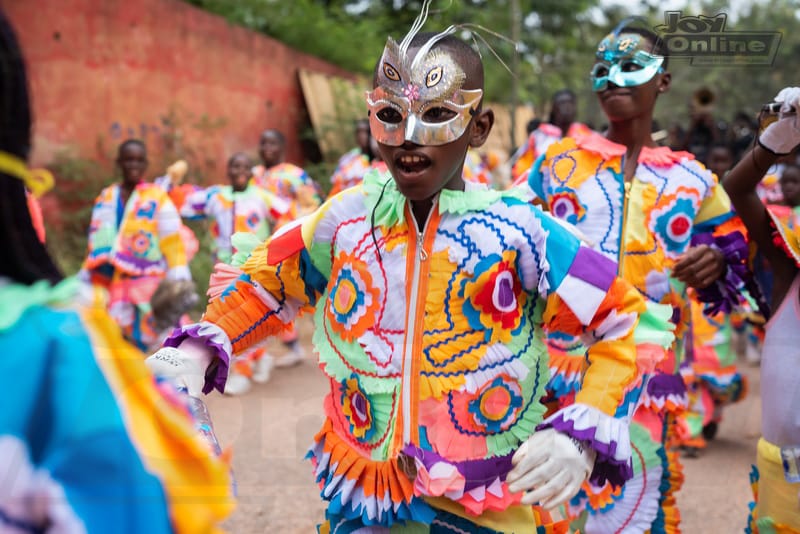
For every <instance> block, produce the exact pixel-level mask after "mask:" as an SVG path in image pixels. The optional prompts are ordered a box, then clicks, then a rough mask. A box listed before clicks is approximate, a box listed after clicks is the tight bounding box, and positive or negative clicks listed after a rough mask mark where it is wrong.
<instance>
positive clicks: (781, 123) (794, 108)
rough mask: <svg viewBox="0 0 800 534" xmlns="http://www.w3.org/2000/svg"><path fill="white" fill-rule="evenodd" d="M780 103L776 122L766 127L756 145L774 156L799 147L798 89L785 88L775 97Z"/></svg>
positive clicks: (799, 94)
mask: <svg viewBox="0 0 800 534" xmlns="http://www.w3.org/2000/svg"><path fill="white" fill-rule="evenodd" d="M775 102H781V103H782V104H783V105H782V106H781V110H780V113H779V114H778V120H777V121H775V122H773V123H772V124H770V125H769V126H767V127H766V128H765V129H764V131H763V132H761V134H760V135H759V136H758V144H760V145H761V146H762V147H764V148H766V149H767V150H769V151H770V152H772V153H773V154H775V155H778V156H783V155H786V154H789V153H790V152H791V151H792V150H793V149H794V148H795V147H796V146H797V145H800V120H798V112H800V87H786V88H784V89H781V91H780V93H778V94H777V95H776V96H775Z"/></svg>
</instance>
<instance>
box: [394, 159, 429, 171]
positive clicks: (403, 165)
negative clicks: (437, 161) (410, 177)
mask: <svg viewBox="0 0 800 534" xmlns="http://www.w3.org/2000/svg"><path fill="white" fill-rule="evenodd" d="M394 163H395V165H396V166H397V168H398V169H400V170H401V171H402V172H404V173H407V174H416V173H419V172H422V171H424V170H425V169H427V168H428V167H430V166H431V160H430V158H428V157H427V156H422V155H419V154H405V155H402V156H397V157H396V158H395V159H394Z"/></svg>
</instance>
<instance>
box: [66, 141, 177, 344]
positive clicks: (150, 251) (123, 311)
mask: <svg viewBox="0 0 800 534" xmlns="http://www.w3.org/2000/svg"><path fill="white" fill-rule="evenodd" d="M117 166H118V167H119V169H120V171H121V172H122V182H120V183H117V184H114V185H111V186H109V187H106V188H105V189H103V191H101V193H100V195H99V196H98V197H97V200H96V201H95V204H94V208H93V209H92V219H91V222H90V224H89V243H88V245H89V247H88V248H89V253H88V256H87V258H86V260H85V261H84V264H83V269H82V273H81V277H82V278H84V279H89V280H91V282H92V283H94V284H99V285H101V286H103V287H107V288H108V292H109V296H110V300H109V313H110V314H111V316H112V317H113V318H114V320H115V321H117V324H119V325H120V327H121V328H122V331H123V333H124V334H125V337H126V338H127V339H129V340H130V341H131V342H132V343H134V344H135V345H136V346H137V347H139V348H140V349H142V350H144V349H146V348H147V347H149V346H150V345H151V344H153V343H154V342H155V341H156V340H157V339H158V334H159V332H158V331H157V329H156V328H154V324H153V314H152V309H151V306H150V299H151V297H152V296H153V293H154V292H155V290H156V288H157V287H158V284H159V283H160V282H161V281H162V280H163V279H164V278H170V279H173V280H190V279H191V273H190V272H189V267H188V262H187V258H186V249H185V248H184V243H183V240H182V239H181V234H180V228H181V219H180V216H179V215H178V211H177V209H175V205H174V204H173V203H172V200H170V198H169V195H168V194H167V192H166V191H165V190H164V189H163V188H162V187H161V186H158V185H156V184H151V183H147V182H145V181H144V173H145V171H146V170H147V149H146V147H145V145H144V143H143V142H142V141H139V140H138V139H129V140H127V141H125V142H123V143H122V144H121V145H120V146H119V151H118V155H117Z"/></svg>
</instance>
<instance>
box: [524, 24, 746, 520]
mask: <svg viewBox="0 0 800 534" xmlns="http://www.w3.org/2000/svg"><path fill="white" fill-rule="evenodd" d="M629 22H630V20H625V21H623V22H622V23H621V24H620V25H618V26H617V28H615V30H614V31H613V32H612V33H611V34H609V35H608V36H607V37H605V38H604V39H603V40H602V41H601V42H600V44H599V46H598V48H597V60H596V61H597V63H596V64H595V65H594V67H593V68H592V71H591V82H592V85H593V88H594V90H595V92H596V93H597V96H598V99H599V101H600V105H601V107H602V108H603V111H604V112H605V114H606V116H607V117H608V121H609V124H610V126H609V129H608V131H607V133H606V134H605V136H602V135H600V134H596V133H594V132H592V133H589V134H587V135H583V136H577V137H575V138H565V139H563V140H562V141H559V142H556V143H555V144H553V145H551V146H550V148H548V150H547V151H546V152H545V154H544V155H543V156H542V157H541V158H540V160H539V161H537V162H536V163H535V164H534V167H533V168H532V169H531V172H530V173H529V178H528V184H529V186H530V188H531V189H532V190H533V191H534V192H535V194H536V195H537V196H538V197H539V198H540V199H542V200H543V201H544V202H545V203H546V204H547V206H548V207H549V210H550V212H551V213H552V214H554V215H555V216H556V217H558V218H559V219H562V220H563V221H566V222H569V223H572V224H574V225H575V226H576V227H577V228H578V230H579V231H580V232H582V233H583V234H584V235H585V238H586V240H587V241H588V242H590V243H591V244H592V246H593V248H594V249H595V250H597V251H598V252H600V253H601V254H602V255H603V256H604V257H606V258H607V259H608V260H609V261H611V262H613V265H614V272H615V273H616V274H617V275H619V276H621V277H623V278H624V279H625V280H627V281H628V282H630V283H631V284H632V285H633V286H635V287H636V289H638V291H639V292H640V293H641V295H642V296H643V297H644V298H645V299H646V301H647V313H645V314H644V315H643V317H642V320H641V321H640V328H639V330H637V333H636V342H637V346H638V350H637V354H638V359H637V364H638V366H639V370H640V372H641V373H642V377H643V380H641V381H639V382H638V383H636V384H635V387H634V388H632V389H630V390H629V391H627V394H628V395H627V396H626V399H625V402H624V403H623V404H622V405H621V406H620V407H619V409H618V413H619V415H620V416H621V417H623V418H624V419H627V418H628V417H629V416H630V414H631V412H632V411H633V410H636V413H635V415H634V417H633V421H634V422H633V423H632V424H631V441H632V445H633V452H634V454H633V459H634V478H633V480H631V481H630V482H628V483H627V484H626V485H625V487H624V488H622V489H619V488H617V489H615V488H611V487H598V486H596V485H592V486H587V487H586V488H585V493H584V494H583V495H581V496H579V498H577V499H575V500H573V501H572V509H573V511H580V510H584V509H585V510H586V511H587V513H584V514H583V517H582V523H585V524H584V525H583V529H582V532H583V531H585V532H588V533H595V532H598V533H606V532H623V531H624V532H626V533H629V532H649V531H652V532H677V531H678V522H679V515H678V512H677V509H676V508H675V498H674V492H675V490H676V489H677V486H678V485H679V483H680V482H681V480H682V475H681V472H680V466H679V465H678V463H677V458H676V456H675V454H673V453H672V452H670V451H668V450H667V448H666V446H665V445H666V443H667V440H668V438H669V436H670V433H671V429H672V427H673V420H674V416H673V415H672V414H674V413H675V412H677V411H680V410H681V409H682V408H684V407H685V404H686V390H685V387H684V384H683V381H682V379H681V376H680V375H679V374H678V370H679V364H680V351H681V347H680V345H679V344H673V338H672V336H671V335H670V334H669V332H670V330H675V335H676V336H677V338H678V339H682V338H683V335H684V332H685V330H686V327H687V324H688V320H689V308H688V305H687V301H686V286H691V287H694V288H696V289H697V294H698V297H699V298H700V299H701V300H702V301H704V302H706V303H710V304H709V305H708V306H709V307H710V308H711V311H712V312H713V311H717V310H727V311H730V309H731V306H733V305H734V304H737V303H738V301H739V296H738V295H739V291H740V289H741V288H742V286H743V285H744V284H745V280H746V278H745V276H744V274H743V273H742V271H743V270H744V263H745V260H746V257H747V249H746V244H745V242H744V239H743V236H742V235H741V234H740V233H735V232H734V233H732V234H727V233H725V232H724V231H722V230H721V229H720V227H719V226H718V225H720V224H721V223H722V222H723V221H725V220H726V219H728V218H730V217H731V213H730V203H729V201H728V198H727V196H726V195H725V192H724V191H723V190H722V188H721V187H719V186H718V184H717V179H716V177H715V176H714V175H713V174H712V173H711V172H709V171H708V170H706V169H705V168H704V167H703V166H702V165H701V164H699V163H697V162H696V161H694V159H693V157H692V156H691V154H688V153H686V152H673V151H672V150H671V149H669V148H668V147H658V146H656V143H655V142H654V141H653V140H652V137H651V135H650V134H651V131H652V120H653V109H654V107H655V103H656V100H657V98H658V95H660V94H661V93H663V92H665V91H667V90H668V89H669V85H670V80H671V75H670V73H669V72H668V71H667V58H666V56H665V50H663V49H662V48H661V43H660V42H659V40H658V39H657V37H656V36H655V35H654V34H653V33H652V32H650V31H649V30H646V29H640V28H638V27H636V26H634V25H628V23H629ZM712 231H714V232H715V234H714V235H712V234H711V232H712ZM582 341H583V338H581V339H573V338H569V337H568V336H564V335H563V333H559V337H555V336H551V339H550V343H551V346H554V349H555V350H553V360H552V363H551V375H552V377H551V381H550V388H549V389H550V390H551V391H552V392H553V394H554V395H556V396H557V397H561V398H560V399H559V400H560V406H563V405H564V404H565V403H566V404H568V403H569V402H571V399H570V395H571V393H572V392H574V391H576V390H577V391H578V392H579V393H578V395H580V391H581V389H580V388H581V386H580V381H581V376H582V373H583V367H584V365H585V364H584V360H585V358H584V356H583V354H584V349H583V348H582ZM651 375H652V376H651ZM648 377H650V378H649V380H648ZM583 387H585V379H584V385H583ZM640 394H641V402H639V396H640ZM637 407H638V408H637Z"/></svg>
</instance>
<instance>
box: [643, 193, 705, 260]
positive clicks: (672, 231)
mask: <svg viewBox="0 0 800 534" xmlns="http://www.w3.org/2000/svg"><path fill="white" fill-rule="evenodd" d="M696 211H697V208H696V207H695V200H694V199H693V198H691V197H686V196H680V197H675V198H672V199H669V200H668V201H667V203H666V204H663V205H662V206H661V207H659V208H656V209H654V210H653V211H652V212H651V213H650V216H649V217H648V226H649V227H650V229H651V230H652V231H653V233H654V234H655V236H656V239H658V241H659V242H660V243H661V245H662V246H663V247H664V249H665V253H666V254H667V256H668V257H669V256H673V257H674V256H675V255H676V254H680V253H682V252H683V251H684V250H686V247H687V246H688V245H689V240H690V238H691V237H692V226H693V221H694V216H695V213H696Z"/></svg>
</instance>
